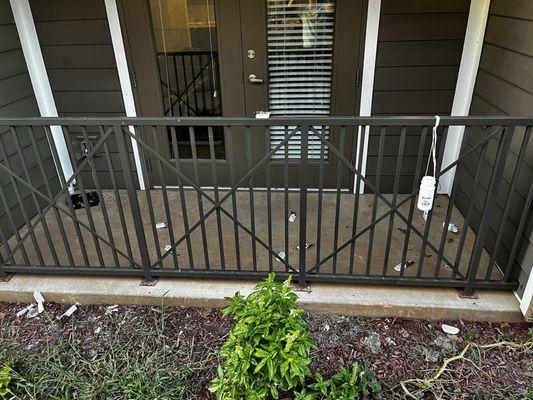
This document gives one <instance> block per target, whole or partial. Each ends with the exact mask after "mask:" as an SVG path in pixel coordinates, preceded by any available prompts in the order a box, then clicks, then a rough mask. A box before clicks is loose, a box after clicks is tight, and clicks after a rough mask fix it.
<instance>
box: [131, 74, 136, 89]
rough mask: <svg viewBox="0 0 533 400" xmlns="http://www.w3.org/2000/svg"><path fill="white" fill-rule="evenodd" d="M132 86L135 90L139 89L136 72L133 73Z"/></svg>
mask: <svg viewBox="0 0 533 400" xmlns="http://www.w3.org/2000/svg"><path fill="white" fill-rule="evenodd" d="M130 75H131V86H132V87H134V88H137V76H136V75H135V71H132V72H131V74H130Z"/></svg>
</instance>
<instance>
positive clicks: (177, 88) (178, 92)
mask: <svg viewBox="0 0 533 400" xmlns="http://www.w3.org/2000/svg"><path fill="white" fill-rule="evenodd" d="M172 58H173V60H174V79H176V96H177V97H178V112H179V116H180V117H182V116H183V110H182V109H181V93H180V83H179V76H178V61H177V59H176V55H175V54H174V55H173V56H172ZM168 88H169V90H170V82H169V83H168ZM170 104H172V102H171V103H170ZM170 115H174V111H173V107H172V106H171V105H170Z"/></svg>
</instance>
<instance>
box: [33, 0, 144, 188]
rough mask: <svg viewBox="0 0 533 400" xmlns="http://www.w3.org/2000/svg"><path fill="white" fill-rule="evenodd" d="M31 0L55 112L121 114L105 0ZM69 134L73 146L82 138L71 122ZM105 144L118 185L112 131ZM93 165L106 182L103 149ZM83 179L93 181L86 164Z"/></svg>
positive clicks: (88, 183) (120, 178) (119, 176)
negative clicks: (54, 103)
mask: <svg viewBox="0 0 533 400" xmlns="http://www.w3.org/2000/svg"><path fill="white" fill-rule="evenodd" d="M30 5H31V9H32V13H33V18H34V20H35V28H36V30H37V35H38V37H39V42H40V44H41V50H42V53H43V58H44V63H45V65H46V69H47V72H48V77H49V79H50V85H51V87H52V92H53V95H54V99H55V102H56V107H57V110H58V114H59V115H60V116H65V117H80V116H81V117H98V116H100V117H113V116H125V115H126V113H125V109H124V102H123V99H122V91H121V87H120V82H119V78H118V72H117V67H116V62H115V55H114V52H113V45H112V42H111V35H110V32H109V25H108V21H107V14H106V10H105V5H104V1H103V0H46V1H42V0H31V1H30ZM95 132H97V130H96V129H94V128H93V129H89V136H90V137H91V139H93V138H94V137H95V136H96V135H95ZM91 133H92V134H93V135H91ZM71 136H72V140H73V145H74V148H75V150H76V151H77V150H78V149H79V148H80V146H81V141H83V137H82V135H81V132H80V130H79V128H77V127H72V128H71ZM91 141H93V140H91ZM93 143H94V142H93ZM127 143H129V140H128V141H127ZM108 146H109V151H110V156H111V159H112V164H113V169H114V171H115V172H116V178H117V181H118V183H119V185H121V186H122V185H123V176H122V173H121V167H120V161H119V156H118V150H117V148H116V146H115V142H114V138H113V137H110V139H109V141H108ZM130 155H131V157H130V159H131V167H132V170H135V164H134V161H133V155H132V154H131V151H130ZM94 166H95V168H96V170H97V171H99V172H100V175H99V179H100V180H101V183H102V185H103V186H106V187H111V179H110V175H109V174H110V169H109V167H108V165H107V162H106V160H105V157H104V153H103V152H102V151H99V152H98V153H97V154H96V157H95V159H94ZM82 179H83V183H84V185H85V186H88V187H94V183H93V179H92V177H91V174H90V170H89V167H87V168H86V170H85V172H84V173H83V174H82Z"/></svg>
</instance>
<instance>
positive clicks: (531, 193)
mask: <svg viewBox="0 0 533 400" xmlns="http://www.w3.org/2000/svg"><path fill="white" fill-rule="evenodd" d="M532 200H533V185H531V184H530V186H529V193H528V195H527V198H526V202H525V203H524V209H523V211H522V214H521V215H520V221H519V222H518V227H517V228H516V235H515V238H514V240H513V247H512V249H511V253H510V254H509V261H508V262H507V266H506V268H505V274H504V277H503V281H504V282H509V280H510V278H511V273H512V271H513V264H514V262H515V257H516V252H517V251H518V245H519V244H520V243H521V242H522V241H521V240H520V237H521V236H522V232H523V231H524V226H525V225H526V222H527V216H528V214H529V210H530V208H531V201H532Z"/></svg>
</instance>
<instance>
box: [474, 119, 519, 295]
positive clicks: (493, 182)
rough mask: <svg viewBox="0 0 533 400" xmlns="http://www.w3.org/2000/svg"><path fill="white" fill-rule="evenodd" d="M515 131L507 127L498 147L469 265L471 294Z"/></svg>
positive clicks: (512, 127)
mask: <svg viewBox="0 0 533 400" xmlns="http://www.w3.org/2000/svg"><path fill="white" fill-rule="evenodd" d="M514 130H515V127H514V126H512V125H510V126H507V127H506V128H505V129H504V131H503V132H502V135H501V139H500V144H499V146H498V153H497V155H496V160H495V162H494V168H493V170H492V175H491V179H490V183H489V187H488V190H487V194H486V197H485V202H484V203H485V204H484V205H483V211H482V212H481V221H480V224H479V229H478V232H477V235H476V240H475V242H474V248H473V249H472V255H471V257H470V262H469V263H468V275H467V283H466V285H465V288H464V290H465V292H466V293H470V292H472V290H473V285H474V281H475V279H476V275H477V270H478V267H479V261H480V259H481V255H482V253H483V248H484V247H485V240H486V238H487V233H488V230H489V227H490V223H491V219H492V217H493V216H494V211H495V208H496V198H497V196H498V190H499V188H500V183H501V180H502V177H503V172H504V169H505V163H506V161H507V156H508V154H509V149H510V147H511V142H512V140H513V134H514Z"/></svg>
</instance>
